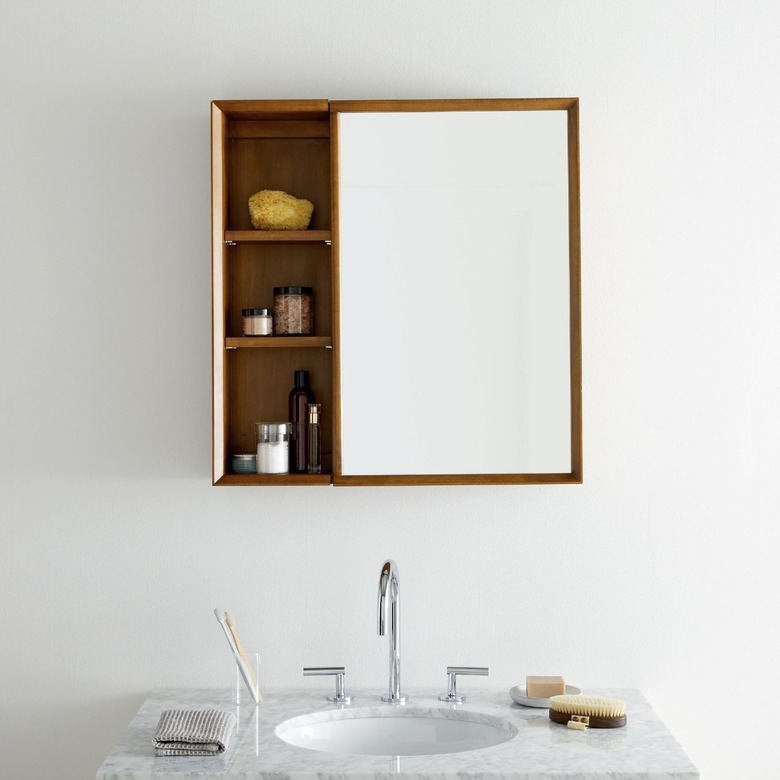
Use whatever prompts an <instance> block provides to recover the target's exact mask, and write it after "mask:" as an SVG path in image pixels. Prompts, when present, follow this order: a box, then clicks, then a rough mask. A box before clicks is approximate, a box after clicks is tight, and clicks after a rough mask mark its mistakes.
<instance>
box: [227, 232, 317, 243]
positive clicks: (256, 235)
mask: <svg viewBox="0 0 780 780" xmlns="http://www.w3.org/2000/svg"><path fill="white" fill-rule="evenodd" d="M330 236H331V233H330V230H226V231H225V243H226V244H327V243H330V240H331V238H330Z"/></svg>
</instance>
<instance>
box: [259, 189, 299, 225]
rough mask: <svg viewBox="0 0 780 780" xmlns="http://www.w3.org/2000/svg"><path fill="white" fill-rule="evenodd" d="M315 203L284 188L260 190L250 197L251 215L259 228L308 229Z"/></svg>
mask: <svg viewBox="0 0 780 780" xmlns="http://www.w3.org/2000/svg"><path fill="white" fill-rule="evenodd" d="M313 211H314V204H313V203H312V202H311V201H310V200H306V199H305V198H296V197H295V196H294V195H290V194H288V193H287V192H282V190H260V192H256V193H255V194H254V195H252V196H251V197H250V198H249V216H250V218H251V220H252V225H253V227H255V228H257V229H258V230H306V228H307V227H309V222H311V215H312V212H313Z"/></svg>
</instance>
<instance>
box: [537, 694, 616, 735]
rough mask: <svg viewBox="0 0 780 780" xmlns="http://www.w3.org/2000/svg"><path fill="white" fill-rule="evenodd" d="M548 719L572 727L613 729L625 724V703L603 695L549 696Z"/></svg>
mask: <svg viewBox="0 0 780 780" xmlns="http://www.w3.org/2000/svg"><path fill="white" fill-rule="evenodd" d="M550 720H552V721H554V722H555V723H565V724H566V725H567V726H568V727H569V728H572V729H586V728H588V727H589V726H590V727H592V728H594V729H615V728H618V727H619V726H625V725H626V703H625V702H624V701H620V700H619V699H607V698H605V697H604V696H571V695H561V696H551V697H550Z"/></svg>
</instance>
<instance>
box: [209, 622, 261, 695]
mask: <svg viewBox="0 0 780 780" xmlns="http://www.w3.org/2000/svg"><path fill="white" fill-rule="evenodd" d="M214 615H215V616H216V618H217V622H218V623H219V624H220V625H221V626H222V630H223V631H224V632H225V639H227V642H228V645H229V646H230V650H231V652H232V653H233V656H234V657H235V659H236V664H237V665H238V670H239V671H240V672H241V677H242V678H243V680H244V682H245V683H246V687H247V688H249V692H250V693H251V694H252V698H253V699H254V700H255V704H260V703H261V702H262V701H263V697H262V696H261V695H260V687H259V686H258V684H257V681H256V680H255V676H254V674H253V672H252V667H251V665H250V664H249V662H248V660H247V657H246V654H245V653H244V652H243V649H242V650H239V645H238V644H237V642H238V637H237V636H236V635H235V634H234V633H233V631H232V630H231V629H230V626H229V625H228V623H227V613H225V617H220V616H219V612H218V611H217V610H216V609H215V610H214Z"/></svg>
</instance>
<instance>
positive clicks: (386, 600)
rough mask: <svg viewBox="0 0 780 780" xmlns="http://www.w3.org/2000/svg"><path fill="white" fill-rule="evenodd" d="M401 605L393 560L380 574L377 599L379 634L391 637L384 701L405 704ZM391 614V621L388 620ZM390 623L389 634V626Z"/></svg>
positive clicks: (395, 564)
mask: <svg viewBox="0 0 780 780" xmlns="http://www.w3.org/2000/svg"><path fill="white" fill-rule="evenodd" d="M400 604H401V589H400V579H399V576H398V564H397V563H396V562H395V561H394V560H391V559H388V560H386V561H385V562H384V563H383V564H382V571H381V572H380V573H379V589H378V591H377V599H376V614H377V631H376V632H377V634H379V636H385V635H388V636H389V646H390V680H389V686H388V687H389V690H388V693H387V696H383V697H382V701H388V702H394V703H396V704H403V703H404V702H405V701H406V696H404V695H403V694H402V693H401V640H400V625H399V618H400ZM388 612H389V620H388ZM388 622H389V623H390V631H389V633H388V630H387V624H388Z"/></svg>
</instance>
